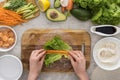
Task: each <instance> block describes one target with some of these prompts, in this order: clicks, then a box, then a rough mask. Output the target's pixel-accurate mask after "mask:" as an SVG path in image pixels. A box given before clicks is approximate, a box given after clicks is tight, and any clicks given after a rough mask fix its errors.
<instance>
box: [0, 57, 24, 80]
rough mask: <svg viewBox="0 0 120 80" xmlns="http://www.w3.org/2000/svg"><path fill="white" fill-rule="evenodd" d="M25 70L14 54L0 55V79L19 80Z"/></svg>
mask: <svg viewBox="0 0 120 80" xmlns="http://www.w3.org/2000/svg"><path fill="white" fill-rule="evenodd" d="M22 72H23V66H22V63H21V61H20V60H19V58H17V57H16V56H13V55H4V56H1V57H0V80H18V79H19V78H20V77H21V75H22Z"/></svg>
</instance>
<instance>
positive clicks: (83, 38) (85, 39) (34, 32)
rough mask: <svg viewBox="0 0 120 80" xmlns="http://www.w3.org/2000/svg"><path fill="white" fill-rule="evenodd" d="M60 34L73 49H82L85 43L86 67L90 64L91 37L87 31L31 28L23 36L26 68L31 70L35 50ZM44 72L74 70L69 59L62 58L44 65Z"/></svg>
mask: <svg viewBox="0 0 120 80" xmlns="http://www.w3.org/2000/svg"><path fill="white" fill-rule="evenodd" d="M56 35H59V36H60V37H61V38H62V40H64V41H65V42H66V43H68V44H69V45H70V46H71V47H72V48H73V50H81V44H82V43H85V54H84V55H85V58H86V61H87V63H86V66H87V67H86V69H87V68H88V67H89V65H90V52H91V51H90V49H91V39H90V35H89V33H88V32H87V31H84V30H48V29H45V30H41V29H30V30H27V31H26V32H25V33H24V34H23V36H22V45H21V52H22V54H21V59H22V63H23V66H24V69H27V70H29V57H30V54H31V52H32V51H33V50H36V49H40V48H43V45H44V44H45V42H46V41H48V40H50V39H51V38H53V37H54V36H56ZM42 71H43V72H51V71H52V72H53V71H54V72H69V71H73V68H72V65H71V63H70V61H69V60H68V59H65V58H62V59H61V60H59V61H56V62H55V63H53V64H51V65H50V66H48V67H46V66H45V65H43V69H42Z"/></svg>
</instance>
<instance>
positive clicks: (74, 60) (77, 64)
mask: <svg viewBox="0 0 120 80" xmlns="http://www.w3.org/2000/svg"><path fill="white" fill-rule="evenodd" d="M69 58H70V61H71V64H72V66H73V69H74V71H75V73H76V74H77V76H78V77H79V78H80V80H88V75H87V72H86V60H85V58H84V55H83V53H82V52H81V51H69Z"/></svg>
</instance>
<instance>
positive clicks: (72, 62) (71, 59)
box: [68, 55, 75, 65]
mask: <svg viewBox="0 0 120 80" xmlns="http://www.w3.org/2000/svg"><path fill="white" fill-rule="evenodd" d="M68 57H69V59H70V61H71V64H72V65H74V63H75V61H74V59H73V58H72V57H71V56H70V55H68Z"/></svg>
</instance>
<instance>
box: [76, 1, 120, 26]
mask: <svg viewBox="0 0 120 80" xmlns="http://www.w3.org/2000/svg"><path fill="white" fill-rule="evenodd" d="M75 3H76V5H77V6H79V7H82V8H85V9H90V10H91V12H92V13H93V18H92V21H93V22H94V23H97V24H112V25H118V24H119V23H120V0H75Z"/></svg>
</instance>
